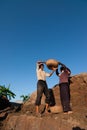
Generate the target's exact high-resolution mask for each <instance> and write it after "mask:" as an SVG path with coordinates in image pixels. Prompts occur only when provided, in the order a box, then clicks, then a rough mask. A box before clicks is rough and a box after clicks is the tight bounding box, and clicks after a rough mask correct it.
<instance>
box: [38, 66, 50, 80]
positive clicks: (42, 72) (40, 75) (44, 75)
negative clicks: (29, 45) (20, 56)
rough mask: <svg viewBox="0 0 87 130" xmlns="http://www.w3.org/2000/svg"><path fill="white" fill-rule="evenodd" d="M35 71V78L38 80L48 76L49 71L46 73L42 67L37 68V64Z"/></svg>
mask: <svg viewBox="0 0 87 130" xmlns="http://www.w3.org/2000/svg"><path fill="white" fill-rule="evenodd" d="M36 73H37V79H38V80H43V81H46V77H47V76H48V77H49V76H50V74H49V73H46V72H45V71H44V70H42V69H39V66H38V64H37V68H36Z"/></svg>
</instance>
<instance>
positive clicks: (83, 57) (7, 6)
mask: <svg viewBox="0 0 87 130" xmlns="http://www.w3.org/2000/svg"><path fill="white" fill-rule="evenodd" d="M50 58H53V59H56V60H58V61H60V62H62V63H64V64H65V65H66V66H68V67H69V68H70V69H71V71H72V75H75V74H79V73H82V72H87V0H0V85H5V86H8V85H9V84H10V89H11V90H12V91H13V92H14V93H15V94H16V98H15V99H14V100H19V99H20V95H22V94H24V95H27V94H29V93H30V94H31V93H32V92H34V91H36V83H37V78H36V62H37V61H38V60H43V61H46V60H48V59H50ZM45 70H46V71H47V72H50V70H48V69H47V68H46V66H45ZM47 83H48V87H49V88H51V87H53V86H54V85H55V84H57V83H58V77H57V76H56V75H55V74H53V76H52V77H50V78H47Z"/></svg>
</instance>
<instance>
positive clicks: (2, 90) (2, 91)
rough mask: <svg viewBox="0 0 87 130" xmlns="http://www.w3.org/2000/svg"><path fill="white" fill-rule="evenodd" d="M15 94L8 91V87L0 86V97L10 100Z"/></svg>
mask: <svg viewBox="0 0 87 130" xmlns="http://www.w3.org/2000/svg"><path fill="white" fill-rule="evenodd" d="M15 96H16V95H15V94H14V93H13V92H12V91H11V90H10V88H9V87H7V88H6V87H5V86H1V85H0V97H6V98H7V99H8V100H11V98H15Z"/></svg>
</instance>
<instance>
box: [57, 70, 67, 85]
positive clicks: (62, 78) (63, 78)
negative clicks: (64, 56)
mask: <svg viewBox="0 0 87 130" xmlns="http://www.w3.org/2000/svg"><path fill="white" fill-rule="evenodd" d="M69 75H70V74H69V73H68V72H67V71H62V72H61V73H60V74H59V77H60V78H59V84H60V83H68V78H69Z"/></svg>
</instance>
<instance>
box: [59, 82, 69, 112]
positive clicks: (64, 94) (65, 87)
mask: <svg viewBox="0 0 87 130" xmlns="http://www.w3.org/2000/svg"><path fill="white" fill-rule="evenodd" d="M59 87H60V99H61V104H62V106H63V111H64V112H68V111H71V107H70V88H69V84H68V83H61V84H59Z"/></svg>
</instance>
